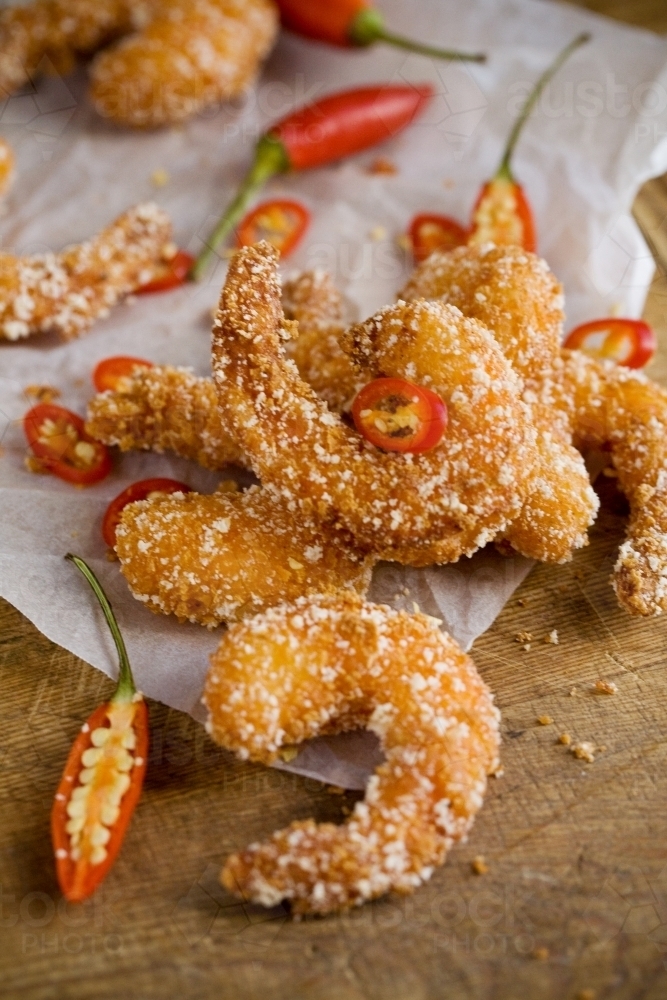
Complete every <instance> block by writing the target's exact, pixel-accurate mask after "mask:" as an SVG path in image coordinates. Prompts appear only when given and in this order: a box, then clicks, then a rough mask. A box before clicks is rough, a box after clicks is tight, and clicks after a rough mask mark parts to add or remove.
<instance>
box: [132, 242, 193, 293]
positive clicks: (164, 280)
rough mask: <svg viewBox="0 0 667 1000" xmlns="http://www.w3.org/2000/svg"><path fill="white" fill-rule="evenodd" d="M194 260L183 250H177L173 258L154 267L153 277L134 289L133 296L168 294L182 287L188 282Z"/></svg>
mask: <svg viewBox="0 0 667 1000" xmlns="http://www.w3.org/2000/svg"><path fill="white" fill-rule="evenodd" d="M194 262H195V259H194V257H193V256H192V254H189V253H187V251H185V250H177V251H176V253H175V254H174V256H173V257H171V258H170V259H169V260H166V261H163V262H161V263H160V264H157V265H156V266H155V272H154V276H153V277H152V278H151V279H150V281H147V282H146V283H145V284H143V285H140V286H139V288H137V289H136V291H135V295H151V294H152V293H153V292H168V291H169V290H170V289H172V288H178V287H179V286H180V285H184V284H185V282H186V281H187V280H188V278H189V275H190V271H191V270H192V265H193V264H194Z"/></svg>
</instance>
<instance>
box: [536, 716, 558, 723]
mask: <svg viewBox="0 0 667 1000" xmlns="http://www.w3.org/2000/svg"><path fill="white" fill-rule="evenodd" d="M537 721H538V723H539V724H540V726H551V725H553V721H554V720H553V719H552V718H551V716H550V715H538V717H537Z"/></svg>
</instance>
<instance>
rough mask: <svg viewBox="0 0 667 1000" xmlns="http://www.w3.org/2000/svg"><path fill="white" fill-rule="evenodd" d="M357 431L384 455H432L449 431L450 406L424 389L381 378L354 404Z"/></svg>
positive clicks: (398, 380)
mask: <svg viewBox="0 0 667 1000" xmlns="http://www.w3.org/2000/svg"><path fill="white" fill-rule="evenodd" d="M352 419H353V421H354V426H355V427H356V429H357V431H358V432H359V433H360V434H361V435H362V436H363V437H365V438H366V440H367V441H369V442H370V443H371V444H373V445H375V446H376V447H377V448H382V449H383V451H399V452H423V451H430V450H431V448H435V446H436V445H437V444H438V443H439V442H440V441H441V440H442V437H443V435H444V433H445V430H446V428H447V406H446V404H445V403H444V401H443V400H442V399H441V398H440V396H438V395H437V393H435V392H433V391H432V390H431V389H427V388H426V387H425V386H423V385H415V384H414V383H413V382H409V381H408V380H407V379H404V378H378V379H375V380H374V381H373V382H369V384H368V385H366V386H364V388H363V389H361V390H360V391H359V393H358V394H357V396H356V398H355V400H354V403H353V404H352Z"/></svg>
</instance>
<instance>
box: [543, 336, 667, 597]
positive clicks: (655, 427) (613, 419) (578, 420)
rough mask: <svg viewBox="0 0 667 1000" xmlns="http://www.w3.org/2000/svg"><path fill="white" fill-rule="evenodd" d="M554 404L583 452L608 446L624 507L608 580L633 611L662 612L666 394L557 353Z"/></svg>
mask: <svg viewBox="0 0 667 1000" xmlns="http://www.w3.org/2000/svg"><path fill="white" fill-rule="evenodd" d="M562 356H563V363H562V368H561V369H560V370H559V371H558V372H557V375H558V376H559V377H558V381H557V382H556V383H555V385H553V386H552V387H551V388H552V391H553V393H554V402H555V403H556V405H559V406H561V407H562V408H563V409H564V411H565V412H566V413H567V415H568V417H569V419H570V420H571V426H572V432H573V434H574V437H575V440H576V442H577V444H578V445H579V447H581V448H605V449H609V451H610V453H611V458H612V462H613V465H614V467H615V469H616V471H617V473H618V485H619V487H620V488H621V490H622V491H623V492H624V493H625V495H626V496H627V498H628V501H629V504H630V520H629V523H628V528H627V535H626V541H625V542H624V543H623V545H622V546H621V548H620V550H619V555H618V561H617V562H616V565H615V567H614V572H613V576H612V583H613V586H614V590H615V591H616V594H617V596H618V599H619V602H620V603H621V605H622V606H623V607H625V608H626V609H627V610H628V611H629V612H630V613H631V614H634V615H643V616H652V615H660V614H662V613H663V612H665V611H667V391H666V390H665V389H663V388H662V387H661V386H659V385H657V384H656V383H655V382H652V381H651V380H650V379H648V378H647V377H646V376H645V375H644V374H643V373H642V372H637V371H631V370H629V369H627V368H623V367H621V366H617V365H614V364H613V363H612V362H605V361H597V360H594V359H592V358H588V357H586V355H584V354H582V353H580V352H579V351H563V355H562Z"/></svg>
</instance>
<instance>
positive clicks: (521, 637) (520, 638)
mask: <svg viewBox="0 0 667 1000" xmlns="http://www.w3.org/2000/svg"><path fill="white" fill-rule="evenodd" d="M514 641H515V642H520V643H524V642H532V641H533V636H532V633H531V632H517V634H516V635H515V636H514Z"/></svg>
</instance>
